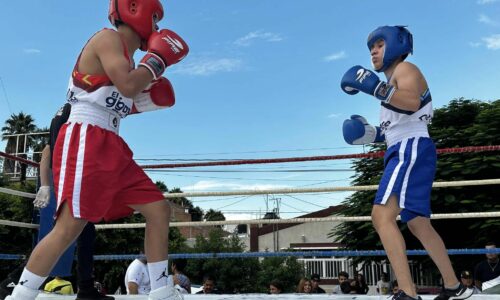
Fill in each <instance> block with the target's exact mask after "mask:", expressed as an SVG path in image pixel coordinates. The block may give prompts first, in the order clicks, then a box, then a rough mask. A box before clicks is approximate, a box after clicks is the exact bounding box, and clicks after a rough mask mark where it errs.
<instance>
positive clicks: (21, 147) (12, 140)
mask: <svg viewBox="0 0 500 300" xmlns="http://www.w3.org/2000/svg"><path fill="white" fill-rule="evenodd" d="M34 122H35V119H33V117H32V116H31V115H29V114H25V113H23V112H20V113H19V114H17V115H16V114H12V115H11V116H10V119H7V121H5V126H4V127H2V134H3V135H12V134H26V133H31V132H34V131H35V130H36V129H37V127H36V125H35V124H34ZM25 139H27V140H25ZM2 140H7V146H6V147H5V152H6V153H9V154H16V153H21V154H20V155H19V156H20V157H23V158H26V153H25V152H26V150H27V149H29V147H31V146H32V144H33V139H32V138H30V137H29V136H27V135H25V136H19V137H2ZM25 144H26V148H27V149H25ZM3 171H4V173H14V171H15V162H14V161H12V160H10V159H5V160H4V167H3ZM24 178H26V165H25V164H21V179H24Z"/></svg>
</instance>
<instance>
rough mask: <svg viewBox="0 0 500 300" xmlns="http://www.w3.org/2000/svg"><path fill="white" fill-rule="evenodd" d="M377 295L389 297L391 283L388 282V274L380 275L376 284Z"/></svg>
mask: <svg viewBox="0 0 500 300" xmlns="http://www.w3.org/2000/svg"><path fill="white" fill-rule="evenodd" d="M377 293H378V294H379V295H389V294H390V293H391V282H390V281H389V274H387V273H385V272H384V273H382V277H381V278H380V280H379V281H378V282H377Z"/></svg>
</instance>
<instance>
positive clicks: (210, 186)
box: [181, 180, 290, 192]
mask: <svg viewBox="0 0 500 300" xmlns="http://www.w3.org/2000/svg"><path fill="white" fill-rule="evenodd" d="M283 188H290V186H288V185H278V184H259V183H256V184H241V183H231V182H221V181H213V180H201V181H198V182H197V183H195V184H194V185H189V186H183V187H182V188H181V189H182V190H183V191H185V192H195V191H209V190H217V191H228V190H229V191H239V190H270V189H283Z"/></svg>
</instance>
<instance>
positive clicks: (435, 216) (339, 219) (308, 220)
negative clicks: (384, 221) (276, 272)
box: [0, 211, 500, 230]
mask: <svg viewBox="0 0 500 300" xmlns="http://www.w3.org/2000/svg"><path fill="white" fill-rule="evenodd" d="M499 217H500V211H494V212H472V213H446V214H432V215H431V217H430V218H431V219H432V220H442V219H472V218H499ZM397 219H398V220H399V219H400V217H399V216H398V217H397ZM361 221H371V216H355V217H344V216H330V217H324V218H293V219H254V220H227V221H202V222H170V227H197V226H222V225H239V224H248V225H252V224H299V223H312V222H361ZM0 225H5V226H16V227H24V228H32V229H36V228H38V227H39V225H38V224H32V223H22V222H15V221H8V220H0ZM145 227H146V223H125V224H97V225H95V228H96V229H97V230H105V229H137V228H145Z"/></svg>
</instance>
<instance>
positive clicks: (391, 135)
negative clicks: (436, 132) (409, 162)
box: [385, 122, 429, 148]
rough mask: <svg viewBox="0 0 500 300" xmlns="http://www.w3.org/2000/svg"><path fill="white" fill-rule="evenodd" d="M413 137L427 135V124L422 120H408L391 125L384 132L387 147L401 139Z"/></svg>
mask: <svg viewBox="0 0 500 300" xmlns="http://www.w3.org/2000/svg"><path fill="white" fill-rule="evenodd" d="M413 137H429V131H428V130H427V124H425V123H424V122H408V123H403V124H398V125H396V126H394V127H391V128H389V129H388V130H386V132H385V141H386V143H387V147H388V148H389V147H390V146H392V145H394V144H396V143H398V142H400V141H402V140H403V139H406V138H413Z"/></svg>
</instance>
